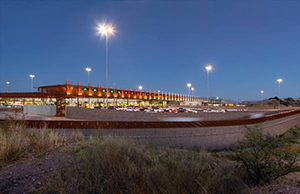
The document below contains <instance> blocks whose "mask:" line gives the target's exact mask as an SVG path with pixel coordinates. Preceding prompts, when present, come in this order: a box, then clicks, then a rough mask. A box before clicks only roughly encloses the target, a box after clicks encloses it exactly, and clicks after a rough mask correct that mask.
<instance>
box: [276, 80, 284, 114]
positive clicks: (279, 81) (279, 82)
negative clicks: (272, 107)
mask: <svg viewBox="0 0 300 194" xmlns="http://www.w3.org/2000/svg"><path fill="white" fill-rule="evenodd" d="M277 82H278V109H280V84H281V82H283V79H281V78H280V79H277Z"/></svg>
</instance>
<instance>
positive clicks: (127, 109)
mask: <svg viewBox="0 0 300 194" xmlns="http://www.w3.org/2000/svg"><path fill="white" fill-rule="evenodd" d="M125 111H128V112H133V111H134V108H132V107H126V108H125Z"/></svg>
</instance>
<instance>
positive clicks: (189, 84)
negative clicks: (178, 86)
mask: <svg viewBox="0 0 300 194" xmlns="http://www.w3.org/2000/svg"><path fill="white" fill-rule="evenodd" d="M186 86H187V87H188V97H189V96H190V88H191V86H192V84H191V83H187V84H186Z"/></svg>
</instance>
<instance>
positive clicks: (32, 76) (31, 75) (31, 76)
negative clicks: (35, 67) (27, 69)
mask: <svg viewBox="0 0 300 194" xmlns="http://www.w3.org/2000/svg"><path fill="white" fill-rule="evenodd" d="M29 77H30V78H31V92H33V78H35V75H33V74H30V75H29Z"/></svg>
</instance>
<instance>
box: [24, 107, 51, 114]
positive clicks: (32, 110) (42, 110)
mask: <svg viewBox="0 0 300 194" xmlns="http://www.w3.org/2000/svg"><path fill="white" fill-rule="evenodd" d="M24 113H25V114H35V115H47V116H55V115H56V106H52V105H51V106H41V105H24Z"/></svg>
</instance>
